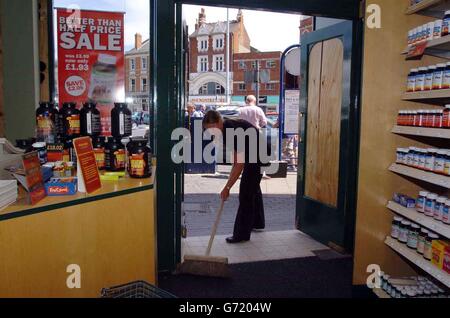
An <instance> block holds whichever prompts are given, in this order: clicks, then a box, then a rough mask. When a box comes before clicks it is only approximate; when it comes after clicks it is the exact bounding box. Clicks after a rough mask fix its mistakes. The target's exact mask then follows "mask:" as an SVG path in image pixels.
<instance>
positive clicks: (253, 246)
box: [182, 230, 330, 264]
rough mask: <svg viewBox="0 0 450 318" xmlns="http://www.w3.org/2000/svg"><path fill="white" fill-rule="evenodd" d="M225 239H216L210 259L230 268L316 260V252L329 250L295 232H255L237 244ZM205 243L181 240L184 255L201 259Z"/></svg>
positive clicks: (197, 239)
mask: <svg viewBox="0 0 450 318" xmlns="http://www.w3.org/2000/svg"><path fill="white" fill-rule="evenodd" d="M226 237H227V236H226V235H219V236H216V238H215V240H214V244H213V247H212V251H211V255H212V256H223V257H228V260H229V263H230V264H238V263H252V262H262V261H271V260H283V259H292V258H304V257H314V256H317V255H316V253H315V252H316V251H319V250H320V251H326V250H330V249H329V248H328V247H327V246H325V245H323V244H321V243H319V242H317V241H315V240H314V239H312V238H311V237H309V236H308V235H306V234H304V233H302V232H299V231H296V230H292V231H277V232H265V231H263V232H254V233H252V237H251V240H250V241H248V242H243V243H239V244H228V243H226V242H225V238H226ZM208 241H209V236H200V237H188V238H186V239H183V240H182V244H183V249H182V250H183V255H185V254H189V255H192V254H194V255H204V253H205V250H206V247H207V245H208Z"/></svg>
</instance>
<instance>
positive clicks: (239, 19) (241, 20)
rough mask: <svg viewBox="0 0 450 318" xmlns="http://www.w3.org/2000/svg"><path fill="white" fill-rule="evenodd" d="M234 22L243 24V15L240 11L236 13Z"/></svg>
mask: <svg viewBox="0 0 450 318" xmlns="http://www.w3.org/2000/svg"><path fill="white" fill-rule="evenodd" d="M236 20H237V22H240V23H244V13H243V12H242V10H241V9H239V11H238V13H237V16H236Z"/></svg>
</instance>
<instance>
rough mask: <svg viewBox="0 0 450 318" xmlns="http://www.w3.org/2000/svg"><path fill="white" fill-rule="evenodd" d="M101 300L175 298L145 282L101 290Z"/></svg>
mask: <svg viewBox="0 0 450 318" xmlns="http://www.w3.org/2000/svg"><path fill="white" fill-rule="evenodd" d="M101 297H102V298H176V297H175V296H174V295H172V294H170V293H168V292H166V291H164V290H162V289H159V288H157V287H155V286H153V285H150V284H149V283H147V282H145V281H136V282H131V283H128V284H125V285H119V286H114V287H110V288H103V289H102V296H101Z"/></svg>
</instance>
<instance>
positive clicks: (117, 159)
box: [114, 149, 126, 169]
mask: <svg viewBox="0 0 450 318" xmlns="http://www.w3.org/2000/svg"><path fill="white" fill-rule="evenodd" d="M125 157H126V156H125V150H124V149H119V150H116V151H115V152H114V166H115V168H116V169H125Z"/></svg>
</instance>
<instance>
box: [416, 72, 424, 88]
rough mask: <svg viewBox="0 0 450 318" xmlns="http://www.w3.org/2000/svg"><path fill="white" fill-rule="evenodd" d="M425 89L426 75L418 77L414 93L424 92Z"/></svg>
mask: <svg viewBox="0 0 450 318" xmlns="http://www.w3.org/2000/svg"><path fill="white" fill-rule="evenodd" d="M424 89H425V74H422V75H418V76H417V77H416V85H415V88H414V91H416V92H418V91H423V90H424Z"/></svg>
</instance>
